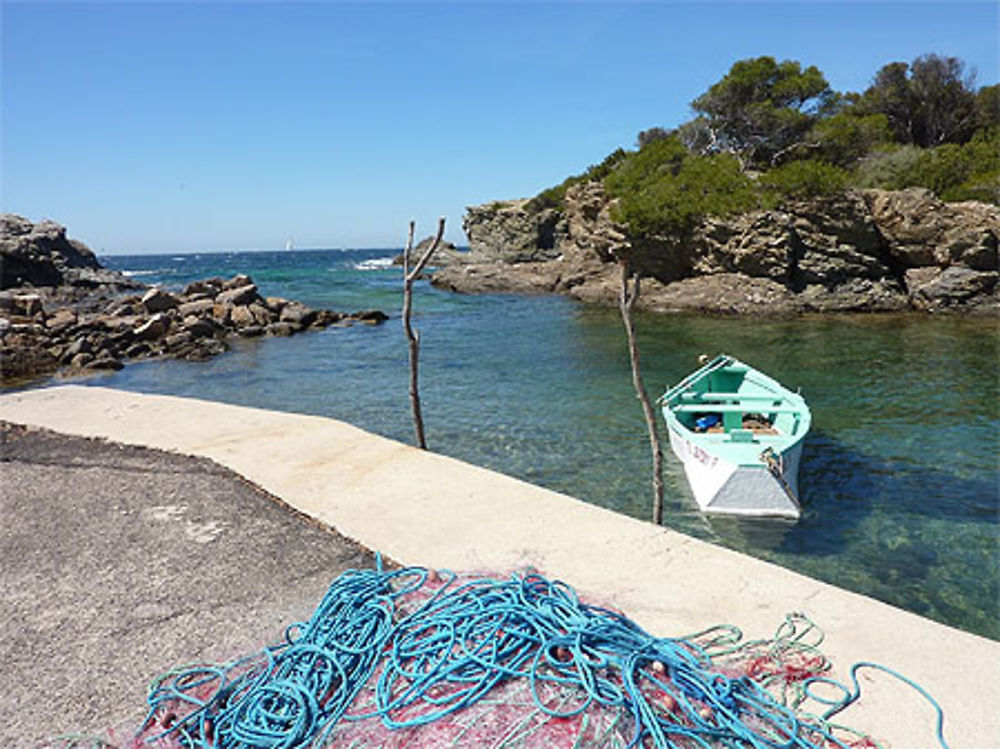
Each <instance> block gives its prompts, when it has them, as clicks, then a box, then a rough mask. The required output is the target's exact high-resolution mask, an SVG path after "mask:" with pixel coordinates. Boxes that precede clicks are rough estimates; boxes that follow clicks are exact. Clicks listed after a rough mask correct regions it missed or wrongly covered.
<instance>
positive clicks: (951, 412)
mask: <svg viewBox="0 0 1000 749" xmlns="http://www.w3.org/2000/svg"><path fill="white" fill-rule="evenodd" d="M392 254H393V253H392V252H391V251H384V250H383V251H374V250H373V251H361V250H357V251H346V252H341V251H311V252H299V251H294V252H255V253H220V254H202V255H177V256H148V255H146V256H130V257H124V256H117V257H108V258H104V262H105V263H106V264H108V265H109V266H111V267H114V268H117V269H120V270H127V271H129V272H132V273H137V274H142V275H141V276H139V277H140V278H141V279H142V280H144V281H147V282H160V283H166V284H168V285H169V284H183V283H186V282H188V281H191V280H195V279H199V278H205V277H208V276H211V275H221V276H231V275H233V274H235V273H236V272H244V273H248V274H250V275H251V276H252V277H253V278H254V280H255V281H256V282H257V283H258V285H259V286H260V289H261V293H262V294H265V295H275V296H284V297H288V298H292V299H298V300H301V301H303V302H306V303H308V304H311V305H314V306H325V307H330V308H333V309H337V310H341V311H355V310H360V309H366V308H373V307H374V308H379V309H383V310H385V311H386V312H388V313H390V315H392V319H390V320H389V321H388V322H387V323H385V324H384V325H382V326H379V327H374V328H370V327H367V326H357V327H353V328H345V329H337V328H333V329H329V330H325V331H321V332H316V333H309V334H303V335H299V336H295V337H293V338H290V339H257V340H247V341H238V342H237V343H236V344H235V345H234V347H233V350H232V351H231V352H229V353H228V354H225V355H223V356H220V357H217V358H216V359H213V360H210V361H207V362H200V363H189V362H180V361H151V362H144V363H136V364H130V365H128V366H127V367H126V368H125V369H124V370H122V371H120V372H117V373H112V374H109V375H104V376H100V377H96V378H94V379H91V380H88V382H90V383H92V384H95V385H104V386H109V387H118V388H124V389H130V390H136V391H141V392H154V393H167V394H176V395H184V396H192V397H198V398H206V399H210V400H217V401H223V402H229V403H236V404H240V405H248V406H254V407H260V408H270V409H277V410H283V411H294V412H300V413H312V414H318V415H322V416H328V417H331V418H336V419H340V420H343V421H347V422H349V423H352V424H355V425H357V426H359V427H361V428H364V429H367V430H369V431H372V432H375V433H378V434H382V435H385V436H388V437H392V438H395V439H399V440H402V441H406V442H412V422H411V418H410V412H409V402H408V399H407V392H406V379H407V360H406V343H405V338H404V337H403V334H402V331H401V329H400V321H399V312H398V309H399V306H400V302H401V291H400V289H401V283H400V277H399V276H400V270H399V269H398V268H393V267H391V266H388V265H386V264H385V263H384V262H371V261H372V260H377V259H380V258H385V257H388V256H391V255H392ZM415 307H416V317H415V323H416V325H417V327H418V328H419V330H420V333H421V336H422V348H421V370H420V373H421V395H422V398H423V406H424V414H425V421H426V426H427V438H428V443H429V446H430V447H431V449H433V450H436V451H438V452H441V453H444V454H447V455H451V456H453V457H456V458H459V459H462V460H465V461H468V462H470V463H474V464H476V465H481V466H484V467H487V468H491V469H494V470H498V471H501V472H503V473H506V474H509V475H513V476H517V477H519V478H522V479H525V480H527V481H530V482H532V483H536V484H540V485H542V486H546V487H548V488H551V489H555V490H557V491H561V492H565V493H567V494H570V495H573V496H576V497H579V498H580V499H583V500H585V501H588V502H593V503H595V504H599V505H602V506H605V507H608V508H611V509H614V510H616V511H619V512H622V513H626V514H629V515H632V516H635V517H639V518H646V517H648V515H649V505H650V487H649V485H650V480H649V478H650V477H649V448H648V443H647V441H646V434H645V427H644V423H643V421H642V415H641V412H640V410H639V406H638V404H637V402H636V400H635V396H634V393H633V391H632V389H631V381H630V377H629V370H628V356H627V352H626V350H625V341H624V334H623V332H622V328H621V322H620V320H619V318H618V316H617V312H616V311H615V310H610V309H600V308H593V307H585V306H582V305H580V304H577V303H575V302H572V301H570V300H567V299H563V298H559V297H522V296H513V295H483V296H463V295H456V294H450V293H447V292H443V291H438V290H436V289H433V288H432V287H430V286H429V285H427V284H422V285H421V286H420V287H419V289H418V291H417V295H416V301H415ZM637 326H638V331H639V344H640V348H641V352H642V359H643V373H644V376H645V379H646V383H647V387H648V388H649V390H650V394H651V395H652V396H653V397H655V396H656V395H658V394H659V392H661V391H662V389H663V388H664V387H665V386H666V385H668V384H671V383H673V382H675V381H677V380H678V379H679V378H680V377H682V376H683V375H685V374H686V373H687V372H689V371H690V370H691V369H693V368H694V366H696V359H697V356H698V355H699V354H701V353H710V354H714V353H717V352H720V351H725V352H726V353H730V354H733V355H735V356H737V357H739V358H741V359H743V360H745V361H747V362H748V363H751V364H753V365H755V366H757V367H759V368H761V369H763V370H764V371H766V372H767V373H768V374H770V375H772V376H774V377H775V378H777V379H778V380H780V381H781V382H783V383H784V384H786V385H787V386H789V387H792V388H801V390H802V392H803V394H804V395H805V397H806V399H807V401H808V402H809V404H810V407H811V408H812V411H813V431H812V432H811V433H810V437H809V438H808V440H807V442H806V446H805V451H804V455H803V465H802V470H801V475H800V485H801V493H802V499H803V503H804V506H805V513H804V516H803V518H802V519H801V520H800V521H799V522H798V523H796V524H791V523H787V522H783V521H773V520H768V521H761V520H758V521H747V520H734V519H728V518H712V519H707V518H706V517H704V516H703V515H701V514H700V513H699V512H698V511H697V510H696V509H695V505H694V502H693V500H692V498H691V497H690V495H689V493H688V489H687V486H686V484H685V482H684V478H683V474H682V471H681V468H680V466H679V464H677V463H676V462H675V461H674V460H673V459H672V456H671V457H668V459H667V461H666V471H665V482H666V490H667V496H666V502H665V523H666V524H667V525H669V526H670V527H673V528H675V529H677V530H680V531H682V532H684V533H688V534H690V535H693V536H696V537H699V538H703V539H706V540H709V541H711V542H713V543H718V544H721V545H724V546H727V547H730V548H734V549H737V550H739V551H743V552H745V553H748V554H751V555H753V556H756V557H759V558H763V559H767V560H769V561H772V562H774V563H776V564H779V565H782V566H785V567H788V568H790V569H794V570H797V571H799V572H802V573H804V574H807V575H810V576H812V577H816V578H819V579H822V580H825V581H827V582H830V583H833V584H835V585H839V586H841V587H844V588H847V589H850V590H854V591H857V592H859V593H863V594H866V595H870V596H873V597H875V598H878V599H880V600H883V601H886V602H888V603H890V604H893V605H896V606H899V607H901V608H905V609H908V610H911V611H914V612H916V613H918V614H921V615H924V616H928V617H930V618H933V619H936V620H938V621H942V622H945V623H947V624H951V625H953V626H957V627H961V628H963V629H967V630H969V631H972V632H977V633H979V634H983V635H985V636H988V637H992V638H994V639H1000V621H998V603H997V602H998V600H1000V550H998V526H1000V513H998V483H997V481H998V468H997V455H998V434H1000V414H998V402H1000V392H998V381H997V361H998V338H997V332H998V331H997V324H996V322H995V321H989V320H980V319H963V318H961V317H957V316H954V317H935V316H920V315H902V316H842V317H803V318H796V319H779V320H756V319H745V318H704V317H696V316H687V315H685V316H673V315H670V316H664V315H639V317H638V319H637ZM581 548H584V549H585V548H586V539H581ZM692 584H697V581H692Z"/></svg>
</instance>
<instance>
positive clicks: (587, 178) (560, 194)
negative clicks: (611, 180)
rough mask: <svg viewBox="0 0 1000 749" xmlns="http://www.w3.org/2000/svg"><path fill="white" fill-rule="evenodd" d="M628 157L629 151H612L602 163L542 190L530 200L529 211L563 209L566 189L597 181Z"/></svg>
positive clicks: (620, 149)
mask: <svg viewBox="0 0 1000 749" xmlns="http://www.w3.org/2000/svg"><path fill="white" fill-rule="evenodd" d="M627 157H628V153H627V152H626V151H625V150H624V149H622V148H619V149H617V150H615V151H612V152H611V153H609V154H608V155H607V156H605V157H604V160H603V161H602V162H601V163H600V164H592V165H591V166H589V167H587V169H586V171H585V172H583V174H576V175H574V176H572V177H567V178H566V179H564V180H563V181H562V182H561V183H560V184H558V185H555V186H554V187H550V188H548V189H546V190H542V191H541V192H540V193H538V195H536V196H535V197H533V198H532V199H531V200H530V201H528V205H527V208H528V210H529V211H542V210H545V209H546V208H556V209H559V210H562V209H563V207H564V206H565V201H566V191H567V190H568V189H569V188H570V187H572V186H573V185H577V184H580V183H581V182H597V181H600V180H602V179H604V178H605V177H606V176H608V175H609V174H610V173H611V172H612V171H614V169H615V168H616V167H617V166H618V165H619V164H621V163H622V162H623V161H624V160H625V159H626V158H627Z"/></svg>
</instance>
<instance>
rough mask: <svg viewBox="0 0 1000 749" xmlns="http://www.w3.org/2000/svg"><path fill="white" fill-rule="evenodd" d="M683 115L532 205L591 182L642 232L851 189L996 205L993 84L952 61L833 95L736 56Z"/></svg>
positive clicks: (912, 67)
mask: <svg viewBox="0 0 1000 749" xmlns="http://www.w3.org/2000/svg"><path fill="white" fill-rule="evenodd" d="M691 107H692V109H693V110H694V112H695V113H696V116H695V118H694V119H692V120H690V121H689V122H686V123H683V124H682V125H680V126H679V127H677V128H674V129H669V130H668V129H664V128H662V127H653V128H650V129H648V130H644V131H642V132H640V133H639V135H638V138H637V141H638V142H637V145H638V147H637V148H636V149H635V150H631V151H625V150H623V149H618V150H617V151H615V152H614V153H612V154H610V155H609V156H608V157H607V158H605V159H604V161H602V162H601V163H600V164H596V165H594V166H591V167H590V168H589V169H587V170H586V171H585V172H584V173H583V174H580V175H576V176H573V177H570V178H568V179H567V180H565V181H564V182H563V183H562V184H560V185H557V186H555V187H552V188H549V189H548V190H545V191H543V192H542V193H540V194H539V195H538V196H536V197H535V198H534V199H533V200H532V207H534V208H536V209H543V208H547V207H555V208H558V207H559V206H560V205H561V204H562V202H563V198H564V196H565V193H566V190H567V189H568V188H569V187H570V186H572V185H573V184H576V183H579V182H584V181H594V180H599V181H602V182H603V183H604V186H605V188H606V189H607V190H608V192H609V193H610V194H611V195H612V196H614V197H616V198H617V199H618V205H617V209H616V210H617V215H616V218H617V219H619V220H621V221H623V222H624V223H626V224H627V225H628V226H629V229H630V230H631V231H632V232H633V233H635V234H637V235H646V236H649V235H654V234H674V235H676V234H683V233H684V232H686V231H688V230H690V229H691V228H692V227H693V225H694V224H695V223H697V221H698V220H700V219H701V218H702V217H704V216H709V215H712V216H720V217H723V216H727V215H731V214H734V213H742V212H745V211H748V210H753V209H755V208H770V207H774V206H777V205H780V204H781V203H782V202H784V201H787V200H789V199H795V198H806V197H811V196H816V195H823V194H828V193H833V192H837V191H840V190H843V189H845V188H847V187H880V188H886V189H901V188H906V187H925V188H929V189H931V190H933V191H934V192H935V193H936V194H937V195H938V196H939V197H940V198H942V199H943V200H982V201H986V202H991V203H1000V86H998V85H992V86H985V87H982V88H979V89H977V88H976V87H975V80H974V76H973V75H972V74H971V73H967V72H966V70H965V64H964V63H963V62H962V61H961V60H959V59H958V58H955V57H943V56H940V55H933V54H929V55H922V56H920V57H918V58H917V59H915V60H914V61H913V62H912V63H909V64H908V63H904V62H892V63H889V64H888V65H885V66H884V67H882V68H881V69H880V70H879V71H878V72H876V74H875V76H874V77H873V79H872V83H871V85H870V86H869V87H868V89H866V90H865V91H863V92H861V93H851V92H847V93H839V92H836V91H834V90H833V89H832V88H831V87H830V85H829V83H827V81H826V79H825V77H824V76H823V74H822V72H821V71H820V70H819V69H817V68H816V67H815V66H809V67H806V68H803V67H802V65H801V64H800V63H798V62H795V61H792V60H784V61H781V62H778V61H776V60H775V59H774V58H773V57H768V56H764V57H758V58H754V59H748V60H740V61H738V62H736V63H735V64H734V65H733V66H732V67H731V68H730V70H729V72H728V73H727V74H726V75H725V76H724V77H723V78H722V79H721V80H720V81H718V82H717V83H715V84H713V85H712V86H710V87H709V89H708V90H707V91H706V92H705V93H703V94H702V95H701V96H699V97H698V98H697V99H695V100H694V101H693V102H692V103H691Z"/></svg>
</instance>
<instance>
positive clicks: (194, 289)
mask: <svg viewBox="0 0 1000 749" xmlns="http://www.w3.org/2000/svg"><path fill="white" fill-rule="evenodd" d="M223 283H224V281H223V280H222V279H221V278H207V279H205V280H204V281H194V282H192V283H189V284H188V285H187V286H185V287H184V293H183V294H182V296H184V297H192V296H198V295H204V296H206V297H210V298H211V297H214V296H215V295H216V294H218V293H219V291H221V290H222V284H223Z"/></svg>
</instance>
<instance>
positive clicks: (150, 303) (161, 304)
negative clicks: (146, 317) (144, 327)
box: [140, 288, 178, 312]
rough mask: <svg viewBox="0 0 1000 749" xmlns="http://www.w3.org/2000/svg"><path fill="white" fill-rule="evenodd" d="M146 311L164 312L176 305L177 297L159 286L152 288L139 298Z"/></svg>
mask: <svg viewBox="0 0 1000 749" xmlns="http://www.w3.org/2000/svg"><path fill="white" fill-rule="evenodd" d="M140 302H141V304H142V306H143V307H144V308H145V309H146V311H147V312H166V311H167V310H171V309H175V308H176V307H177V306H178V301H177V297H175V296H174V295H173V294H171V293H169V292H167V291H164V290H163V289H160V288H152V289H150V290H149V291H147V292H146V293H145V294H143V296H142V299H141V300H140Z"/></svg>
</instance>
